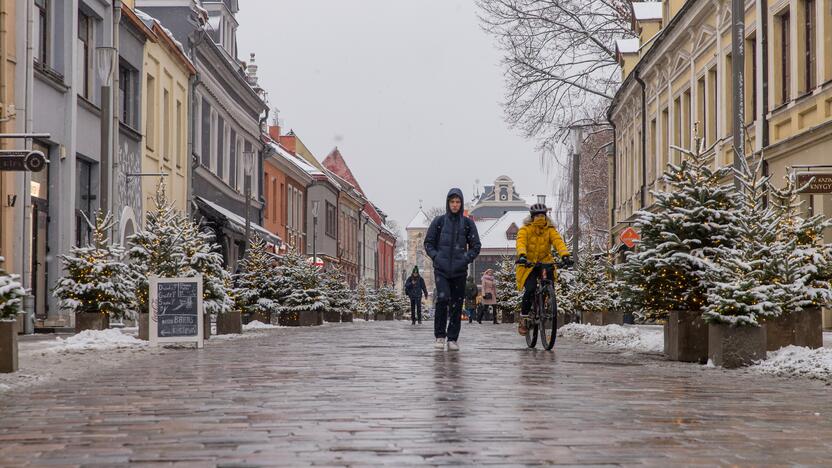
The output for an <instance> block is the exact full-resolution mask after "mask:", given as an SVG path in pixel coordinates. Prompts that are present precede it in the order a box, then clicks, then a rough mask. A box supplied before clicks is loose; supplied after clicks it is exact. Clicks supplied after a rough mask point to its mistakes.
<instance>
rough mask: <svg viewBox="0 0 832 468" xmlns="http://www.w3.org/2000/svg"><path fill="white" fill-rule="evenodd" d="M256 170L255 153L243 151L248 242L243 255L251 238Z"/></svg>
mask: <svg viewBox="0 0 832 468" xmlns="http://www.w3.org/2000/svg"><path fill="white" fill-rule="evenodd" d="M253 168H254V152H253V151H243V171H244V172H245V180H244V184H245V196H246V242H245V245H244V246H243V255H244V256H245V253H246V252H247V251H248V245H249V242H250V240H249V236H250V234H251V216H250V210H251V173H252V169H253Z"/></svg>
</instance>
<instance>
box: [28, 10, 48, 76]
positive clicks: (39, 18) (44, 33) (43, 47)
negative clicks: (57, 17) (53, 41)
mask: <svg viewBox="0 0 832 468" xmlns="http://www.w3.org/2000/svg"><path fill="white" fill-rule="evenodd" d="M47 2H48V0H35V21H34V31H33V32H32V39H33V41H34V44H32V48H33V49H34V50H33V53H34V57H35V62H39V63H40V64H41V65H46V64H48V63H49V56H48V53H49V4H48V3H47Z"/></svg>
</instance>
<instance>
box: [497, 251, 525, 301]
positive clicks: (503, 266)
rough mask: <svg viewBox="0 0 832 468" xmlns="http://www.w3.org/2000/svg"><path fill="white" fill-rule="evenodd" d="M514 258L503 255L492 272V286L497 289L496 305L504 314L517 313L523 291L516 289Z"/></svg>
mask: <svg viewBox="0 0 832 468" xmlns="http://www.w3.org/2000/svg"><path fill="white" fill-rule="evenodd" d="M515 268H516V266H515V264H514V259H513V258H511V257H503V258H502V259H501V260H500V265H499V268H497V271H495V272H494V288H495V289H496V290H497V307H498V308H499V310H500V312H502V313H504V314H512V313H513V314H519V313H520V306H521V303H522V300H523V292H522V291H520V290H518V289H517V277H516V275H515Z"/></svg>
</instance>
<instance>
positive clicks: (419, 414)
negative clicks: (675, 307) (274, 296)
mask: <svg viewBox="0 0 832 468" xmlns="http://www.w3.org/2000/svg"><path fill="white" fill-rule="evenodd" d="M432 329H433V324H432V323H425V324H424V325H422V326H421V327H412V326H411V325H410V323H409V322H377V323H356V324H338V325H326V326H323V327H316V328H305V329H277V330H269V331H266V332H263V333H260V334H258V336H256V337H254V338H248V339H240V340H225V341H209V342H208V344H207V346H206V348H205V349H203V350H198V351H197V350H190V349H179V350H171V351H170V352H165V353H161V354H157V353H153V354H151V353H145V354H140V353H137V355H136V357H135V359H134V360H133V361H131V362H130V365H129V366H124V367H120V368H116V369H112V368H110V369H96V368H91V369H89V370H88V371H86V372H84V373H82V374H79V375H77V376H75V377H73V378H70V379H66V380H62V381H58V382H53V383H50V384H49V385H42V386H39V387H33V388H30V389H27V390H24V391H17V392H14V393H9V394H5V395H3V396H2V397H0V466H3V467H7V466H42V465H49V466H62V465H72V466H79V465H80V466H93V465H96V466H117V465H121V464H124V463H133V464H135V465H137V466H143V465H148V466H165V465H177V466H178V465H181V466H273V465H282V466H307V465H324V466H378V465H381V464H385V465H390V466H411V465H472V466H486V465H493V466H513V465H516V466H529V465H555V464H558V465H582V466H587V465H590V466H630V465H650V466H671V465H685V466H690V465H701V466H714V465H734V466H760V465H766V466H778V465H826V466H829V465H830V464H832V458H831V457H832V392H830V387H828V386H825V385H824V384H822V383H819V382H815V381H808V380H791V381H789V380H785V379H781V378H774V377H767V376H761V375H757V374H753V373H751V372H748V371H724V370H720V369H709V368H706V367H703V366H697V365H692V364H680V363H671V362H667V361H665V360H664V358H663V357H661V356H660V355H651V354H628V353H620V352H612V351H608V350H604V349H601V348H595V347H591V346H587V345H582V344H578V343H575V342H570V341H568V340H563V339H559V340H558V344H557V346H556V352H554V353H550V352H545V351H541V350H539V349H538V350H536V351H535V350H527V349H525V343H524V342H523V341H522V340H521V337H519V336H517V335H516V332H515V331H514V328H513V327H512V326H509V325H491V324H488V325H486V324H483V325H478V324H472V325H469V324H467V323H465V324H463V330H462V335H461V338H460V344H461V346H462V351H460V352H458V353H453V352H446V351H435V350H434V349H433V343H432V338H433V336H432ZM102 358H104V359H106V354H103V355H102Z"/></svg>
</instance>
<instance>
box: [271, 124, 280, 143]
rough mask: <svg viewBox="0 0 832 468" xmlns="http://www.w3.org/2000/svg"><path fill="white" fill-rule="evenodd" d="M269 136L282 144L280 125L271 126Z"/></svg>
mask: <svg viewBox="0 0 832 468" xmlns="http://www.w3.org/2000/svg"><path fill="white" fill-rule="evenodd" d="M269 136H270V137H271V138H272V140H274V141H276V142H278V143H279V142H280V125H269Z"/></svg>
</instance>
